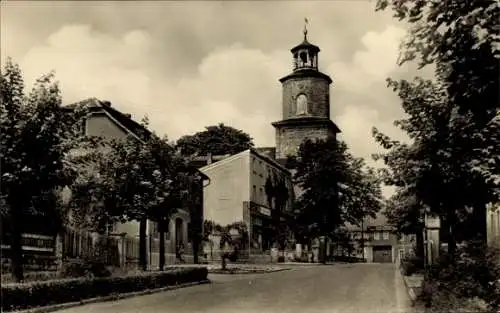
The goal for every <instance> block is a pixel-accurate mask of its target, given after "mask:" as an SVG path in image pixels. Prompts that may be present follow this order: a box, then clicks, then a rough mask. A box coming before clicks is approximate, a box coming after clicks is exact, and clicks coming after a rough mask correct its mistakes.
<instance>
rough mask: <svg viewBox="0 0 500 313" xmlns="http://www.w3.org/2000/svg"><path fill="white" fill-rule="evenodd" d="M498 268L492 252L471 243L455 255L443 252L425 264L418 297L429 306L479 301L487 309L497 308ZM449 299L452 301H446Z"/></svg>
mask: <svg viewBox="0 0 500 313" xmlns="http://www.w3.org/2000/svg"><path fill="white" fill-rule="evenodd" d="M499 279H500V267H499V265H498V260H497V256H496V251H492V250H491V249H489V248H487V247H486V246H485V245H484V244H483V243H478V242H471V243H470V244H467V245H465V246H463V247H460V248H459V249H458V250H457V252H456V254H455V255H453V256H451V255H449V254H444V255H442V256H441V257H440V259H439V260H438V262H437V263H436V264H435V265H433V266H431V267H429V269H428V271H427V275H426V278H425V281H424V288H423V292H422V295H421V300H423V301H425V302H426V304H427V305H428V306H430V307H436V308H437V309H441V308H442V307H452V306H453V305H455V306H457V307H460V306H463V304H464V303H465V302H466V301H469V300H473V299H478V300H483V301H484V302H485V303H486V304H487V305H488V306H489V307H490V308H491V309H494V310H498V309H499V307H500V283H499ZM450 302H452V303H450Z"/></svg>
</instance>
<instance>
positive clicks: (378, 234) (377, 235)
mask: <svg viewBox="0 0 500 313" xmlns="http://www.w3.org/2000/svg"><path fill="white" fill-rule="evenodd" d="M373 239H374V240H380V233H379V232H378V231H376V232H374V233H373Z"/></svg>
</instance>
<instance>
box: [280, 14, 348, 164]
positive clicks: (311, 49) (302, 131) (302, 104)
mask: <svg viewBox="0 0 500 313" xmlns="http://www.w3.org/2000/svg"><path fill="white" fill-rule="evenodd" d="M306 23H307V20H306ZM319 51H320V49H319V47H318V46H315V45H313V44H311V43H310V42H309V41H308V40H307V28H305V27H304V41H303V42H302V43H301V44H299V45H297V46H295V47H294V48H292V49H291V52H292V55H293V71H292V73H290V74H289V75H287V76H285V77H283V78H281V79H280V82H281V84H282V86H283V87H282V88H283V98H282V104H283V112H282V114H283V116H282V120H281V121H278V122H274V123H272V125H273V126H274V128H275V129H276V159H278V160H283V159H286V158H287V157H288V156H289V155H296V154H297V151H298V149H299V146H300V144H301V143H302V142H303V141H304V140H305V139H307V138H309V139H326V138H327V137H328V136H336V134H337V133H340V129H339V128H338V127H337V125H335V123H334V122H333V121H332V120H330V84H331V83H332V79H331V78H330V77H329V76H328V75H326V74H324V73H322V72H320V71H319V69H318V53H319Z"/></svg>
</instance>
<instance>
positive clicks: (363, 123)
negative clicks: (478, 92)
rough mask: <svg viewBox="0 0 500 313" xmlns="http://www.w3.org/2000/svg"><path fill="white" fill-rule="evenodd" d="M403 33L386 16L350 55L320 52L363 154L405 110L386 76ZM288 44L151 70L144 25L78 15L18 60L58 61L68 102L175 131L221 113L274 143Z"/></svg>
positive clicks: (237, 49)
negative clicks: (109, 28) (94, 103)
mask: <svg viewBox="0 0 500 313" xmlns="http://www.w3.org/2000/svg"><path fill="white" fill-rule="evenodd" d="M403 34H404V30H402V29H400V28H397V27H395V26H392V25H388V26H387V27H386V28H385V29H383V30H382V31H379V32H377V31H369V32H367V33H365V35H364V36H362V37H361V38H358V39H357V40H358V41H359V47H360V48H359V49H358V50H357V51H356V52H355V53H354V54H353V55H352V58H351V59H350V60H347V61H341V60H334V58H335V55H336V54H335V53H336V52H335V51H332V52H330V51H325V50H326V49H327V48H324V49H323V52H322V53H323V54H324V57H323V56H320V58H323V62H324V63H326V66H325V67H323V68H325V69H326V70H325V72H326V73H327V74H329V75H331V76H332V77H333V79H334V86H333V87H332V89H331V93H332V96H331V99H332V100H331V101H332V103H331V106H332V119H333V120H334V121H335V122H336V123H337V124H338V125H339V126H340V128H341V129H342V131H343V133H342V138H343V139H344V140H345V141H346V142H347V143H348V144H349V145H350V146H351V149H352V151H353V153H354V154H355V155H357V156H361V157H365V158H368V159H369V157H370V155H371V153H373V152H376V151H377V149H378V147H377V145H376V144H375V143H374V141H373V139H372V138H371V127H372V126H378V127H381V128H382V129H386V130H388V131H389V134H397V131H396V130H395V129H394V128H393V127H392V125H391V124H392V120H393V119H394V118H396V117H399V116H401V112H400V110H399V109H398V108H399V104H398V99H397V98H396V97H395V95H393V94H392V92H391V91H389V90H387V88H386V87H385V77H387V76H388V75H390V74H391V72H393V71H394V70H395V69H396V60H397V55H398V45H399V40H400V38H401V36H402V35H403ZM316 44H318V45H320V46H322V44H321V43H320V42H317V43H316ZM326 46H329V45H326ZM289 48H290V47H283V49H281V50H276V49H275V50H267V51H264V50H261V49H258V48H255V47H253V46H246V45H245V44H244V43H242V42H232V43H228V44H226V45H218V46H216V47H215V48H213V49H212V50H211V51H209V52H208V53H207V54H206V55H205V56H204V57H203V58H202V59H201V60H200V61H199V63H198V64H197V66H196V67H195V68H196V70H195V71H194V73H186V74H184V75H169V73H168V71H167V72H166V73H162V74H161V75H160V74H158V71H154V70H151V67H152V65H153V67H154V64H155V62H157V67H160V66H161V65H162V59H161V58H159V57H158V55H157V54H156V52H155V50H154V37H153V36H152V35H151V34H150V33H149V32H148V31H147V30H145V29H131V30H129V31H127V32H125V33H123V34H120V35H111V34H107V33H104V32H100V31H98V30H96V29H94V28H92V27H91V26H90V25H86V24H80V25H65V26H63V27H61V28H59V29H58V30H57V31H55V32H53V33H52V34H51V35H50V36H49V37H48V38H47V40H46V41H45V42H43V43H42V44H41V45H37V46H34V47H32V48H31V49H30V50H29V51H28V52H27V53H26V54H25V55H24V57H23V58H21V60H20V63H21V66H22V68H23V69H24V71H25V74H26V78H27V82H29V83H31V82H32V81H33V79H34V78H36V76H37V75H40V74H41V73H44V72H48V71H50V70H52V69H55V71H56V77H57V79H58V80H59V81H60V84H61V89H62V92H63V98H64V100H65V102H66V103H71V102H75V101H79V100H81V99H84V98H88V97H97V98H100V99H103V100H109V101H111V102H112V104H113V105H114V106H116V107H117V108H118V109H119V110H121V111H123V112H127V113H131V114H132V115H133V116H134V118H135V119H136V120H140V119H141V118H142V117H143V116H144V115H145V114H147V115H148V116H149V119H150V122H151V127H152V128H153V129H154V130H155V131H156V132H157V133H159V134H162V135H163V134H167V135H168V136H169V137H170V139H177V138H179V137H180V136H182V135H184V134H191V133H194V132H196V131H200V130H203V128H204V127H205V126H208V125H212V124H216V123H219V122H224V123H225V124H228V125H231V126H234V127H237V128H240V129H243V130H244V131H246V132H248V133H250V134H251V136H252V137H253V138H255V140H256V144H257V145H264V146H269V145H274V144H275V139H274V129H273V128H272V126H271V125H270V123H271V122H273V121H276V120H279V119H280V118H281V108H282V104H281V92H282V91H281V85H280V83H279V82H278V79H279V78H280V77H282V76H285V75H286V74H288V73H289V72H290V71H291V54H290V52H289V51H288V49H289ZM168 57H169V56H168V54H166V55H164V56H163V58H168ZM167 63H168V62H167ZM30 78H31V80H30Z"/></svg>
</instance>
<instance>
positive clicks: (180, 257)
mask: <svg viewBox="0 0 500 313" xmlns="http://www.w3.org/2000/svg"><path fill="white" fill-rule="evenodd" d="M176 250H177V251H176V257H177V259H178V260H179V262H180V263H185V261H184V258H183V255H184V244H182V243H180V244H179V245H178V246H177V249H176Z"/></svg>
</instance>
